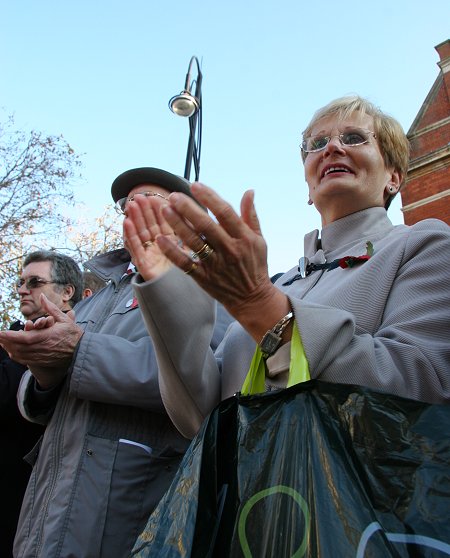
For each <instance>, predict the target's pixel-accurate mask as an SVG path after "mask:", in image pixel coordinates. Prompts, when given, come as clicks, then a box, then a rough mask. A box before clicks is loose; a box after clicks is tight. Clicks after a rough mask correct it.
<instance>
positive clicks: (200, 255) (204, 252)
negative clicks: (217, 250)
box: [192, 242, 214, 260]
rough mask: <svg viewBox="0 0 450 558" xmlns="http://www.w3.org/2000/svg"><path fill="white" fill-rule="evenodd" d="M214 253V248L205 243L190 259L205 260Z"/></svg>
mask: <svg viewBox="0 0 450 558" xmlns="http://www.w3.org/2000/svg"><path fill="white" fill-rule="evenodd" d="M213 252H214V248H211V246H210V245H209V244H208V243H207V242H205V243H204V244H203V246H202V247H201V248H200V250H199V251H198V252H194V253H193V254H192V257H193V258H195V259H198V260H206V258H209V256H210V255H211V254H212V253H213Z"/></svg>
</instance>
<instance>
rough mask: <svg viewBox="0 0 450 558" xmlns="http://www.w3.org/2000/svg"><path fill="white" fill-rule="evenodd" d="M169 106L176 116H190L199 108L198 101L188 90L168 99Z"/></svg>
mask: <svg viewBox="0 0 450 558" xmlns="http://www.w3.org/2000/svg"><path fill="white" fill-rule="evenodd" d="M169 108H170V110H171V111H172V112H173V113H175V114H178V116H185V117H190V116H192V115H193V114H195V113H196V112H197V111H198V110H199V109H200V103H199V102H198V99H197V98H196V97H194V96H193V95H192V94H191V93H189V91H182V92H181V93H180V94H179V95H175V97H172V98H171V99H170V101H169Z"/></svg>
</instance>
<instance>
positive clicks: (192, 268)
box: [185, 262, 198, 275]
mask: <svg viewBox="0 0 450 558" xmlns="http://www.w3.org/2000/svg"><path fill="white" fill-rule="evenodd" d="M197 267H198V265H197V264H196V263H195V262H192V264H191V267H190V268H189V269H188V270H186V271H185V273H186V275H189V274H190V273H192V272H193V271H195V270H196V269H197Z"/></svg>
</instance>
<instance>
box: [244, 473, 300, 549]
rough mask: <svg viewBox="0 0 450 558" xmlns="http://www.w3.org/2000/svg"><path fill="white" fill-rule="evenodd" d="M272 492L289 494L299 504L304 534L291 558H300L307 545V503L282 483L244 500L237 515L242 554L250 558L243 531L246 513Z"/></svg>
mask: <svg viewBox="0 0 450 558" xmlns="http://www.w3.org/2000/svg"><path fill="white" fill-rule="evenodd" d="M273 494H287V495H288V496H291V498H293V499H294V500H295V501H296V502H297V504H298V505H299V507H300V509H301V510H302V513H303V516H304V518H305V535H304V537H303V540H302V543H301V545H300V546H299V548H298V550H296V551H295V552H294V554H293V555H292V556H291V558H301V557H302V556H303V555H304V554H305V552H306V549H307V547H308V542H309V525H310V514H309V508H308V504H307V503H306V501H305V500H304V498H303V497H302V496H301V495H300V494H299V493H298V492H297V491H296V490H294V489H293V488H291V487H290V486H284V485H282V484H280V485H278V486H272V487H271V488H265V489H264V490H261V491H260V492H257V493H256V494H254V495H253V496H252V497H251V498H249V500H248V501H247V502H246V504H245V506H244V507H243V508H242V511H241V515H240V517H239V523H238V532H239V542H240V543H241V548H242V552H243V554H244V558H252V553H251V551H250V547H249V544H248V542H247V535H246V533H245V524H246V523H247V518H248V514H249V513H250V511H251V509H252V508H253V506H254V505H255V504H256V503H257V502H259V500H262V499H263V498H267V496H272V495H273Z"/></svg>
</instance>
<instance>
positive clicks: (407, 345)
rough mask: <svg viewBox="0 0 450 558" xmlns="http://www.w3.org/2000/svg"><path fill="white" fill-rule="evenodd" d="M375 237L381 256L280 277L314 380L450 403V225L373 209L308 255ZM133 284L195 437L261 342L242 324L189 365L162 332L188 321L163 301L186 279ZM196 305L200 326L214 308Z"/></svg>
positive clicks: (179, 330)
mask: <svg viewBox="0 0 450 558" xmlns="http://www.w3.org/2000/svg"><path fill="white" fill-rule="evenodd" d="M367 241H370V242H372V244H373V247H374V254H373V256H372V258H371V259H370V260H369V261H367V262H365V263H364V264H362V265H359V266H356V267H353V268H347V269H342V268H340V267H338V268H336V269H333V270H331V271H315V272H313V273H311V274H310V275H309V276H307V277H306V278H305V279H299V280H296V281H294V282H292V284H290V285H284V284H285V283H287V282H289V280H290V279H292V278H293V277H294V276H295V275H296V274H298V271H297V268H293V269H292V270H291V271H289V272H288V273H286V274H285V275H284V276H282V277H281V278H280V279H278V281H277V283H276V285H277V286H278V287H279V288H280V289H282V290H283V291H285V292H286V294H287V296H288V297H289V299H290V302H291V305H292V308H293V310H294V315H295V318H296V323H297V327H298V329H299V332H300V336H301V339H302V342H303V345H304V349H305V353H306V357H307V360H308V363H309V370H310V374H311V377H312V378H319V379H322V380H325V381H329V382H338V383H346V384H357V385H364V386H368V387H371V388H373V389H376V390H381V391H386V392H389V393H392V394H395V395H400V396H404V397H408V398H412V399H417V400H423V401H428V402H437V403H443V402H449V401H450V343H449V339H450V310H449V309H450V259H449V254H450V228H449V227H448V226H447V225H446V224H444V223H443V222H441V221H438V220H432V219H430V220H425V221H422V222H420V223H417V224H416V225H414V226H412V227H408V226H405V225H399V226H395V227H394V226H393V225H392V223H391V222H390V220H389V219H388V217H387V214H386V211H385V210H384V209H383V208H379V207H375V208H370V209H367V210H364V211H360V212H357V213H354V214H352V215H349V216H347V217H344V218H343V219H339V220H338V221H335V222H334V223H331V224H330V225H328V226H327V227H325V228H324V229H323V230H322V231H321V238H320V240H319V231H317V230H316V231H313V232H311V233H310V234H308V235H306V237H305V245H304V255H305V256H306V257H308V258H309V260H310V261H311V262H312V263H316V264H320V263H325V262H331V261H333V260H334V259H337V258H342V257H344V256H347V255H351V256H360V255H364V254H365V253H366V242H367ZM135 290H136V293H137V297H138V299H139V300H140V301H142V309H143V314H144V319H145V320H146V323H147V326H148V328H149V331H150V333H151V335H152V337H153V339H154V341H155V350H156V353H157V355H158V359H159V361H160V375H161V379H160V385H161V393H162V397H163V400H164V403H165V406H166V409H167V411H168V413H169V415H170V416H171V418H172V420H173V421H174V423H175V424H176V426H177V427H178V428H179V429H180V431H181V432H183V434H184V435H185V436H193V435H194V434H195V433H196V431H197V429H198V428H199V426H200V424H201V422H202V420H203V419H204V418H205V417H206V415H207V414H208V413H209V412H210V411H211V410H212V408H213V407H214V405H216V404H217V402H218V401H219V400H220V399H221V398H222V399H223V398H226V397H229V396H231V395H232V394H233V393H235V392H236V391H239V390H240V388H241V386H242V383H243V380H244V378H245V376H246V374H247V372H248V369H249V366H250V362H251V358H252V356H253V353H254V350H255V342H254V341H253V339H252V338H251V337H250V336H249V335H248V334H247V333H246V332H245V331H244V330H243V328H242V327H241V326H240V325H239V324H238V323H236V322H235V323H234V324H233V325H232V326H231V327H230V328H229V330H228V332H227V335H226V336H225V338H224V340H223V342H222V344H221V345H220V347H219V348H218V350H217V352H216V354H215V358H211V356H212V355H211V351H210V350H209V349H208V348H207V347H206V343H205V340H201V339H199V338H198V337H197V340H196V343H197V344H198V345H199V346H201V347H203V348H204V349H205V353H204V354H197V355H196V358H197V364H196V365H195V366H194V363H192V367H191V368H190V369H187V368H186V367H185V366H183V359H182V358H181V359H180V358H179V355H180V347H177V346H174V344H173V343H172V344H171V345H170V346H169V343H168V342H167V341H168V340H166V339H161V336H160V335H158V336H157V332H158V331H160V332H161V331H162V332H164V331H167V330H171V331H172V332H176V334H175V336H174V338H175V339H176V338H178V337H179V336H180V335H183V328H187V327H188V324H186V323H183V320H180V319H179V318H178V317H177V316H176V312H175V309H176V306H172V307H168V305H167V303H166V302H165V301H164V297H166V298H167V299H168V298H169V293H170V299H171V300H174V301H176V300H177V296H178V295H177V292H179V290H180V283H179V276H178V275H176V274H175V272H169V273H168V274H167V275H166V276H164V277H162V278H161V279H160V281H159V282H153V283H151V284H148V283H140V284H136V286H135ZM164 292H165V293H166V295H164V294H163V293H164ZM193 296H194V295H192V297H193ZM198 296H200V295H198ZM154 297H158V304H159V311H158V312H155V311H154V308H153V307H147V306H146V305H145V298H148V299H149V300H151V299H152V298H154ZM191 305H192V315H191V321H190V324H191V325H190V326H189V327H190V328H191V329H192V323H203V322H204V321H205V320H206V319H207V313H206V312H203V310H202V308H203V307H202V305H201V304H200V303H199V302H198V301H195V300H194V299H193V298H192V300H191ZM202 312H203V313H202ZM202 331H204V330H202ZM205 334H207V332H205ZM156 336H157V337H156ZM191 342H192V343H193V342H194V341H191ZM289 349H290V344H289V343H288V344H286V345H284V346H283V347H282V348H281V349H279V351H277V353H275V355H274V357H271V359H268V361H267V362H268V371H267V374H268V376H270V379H271V380H274V379H275V378H276V376H279V375H283V374H286V372H287V370H288V367H289V358H290V354H289Z"/></svg>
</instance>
